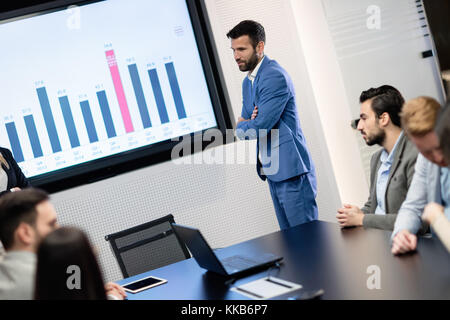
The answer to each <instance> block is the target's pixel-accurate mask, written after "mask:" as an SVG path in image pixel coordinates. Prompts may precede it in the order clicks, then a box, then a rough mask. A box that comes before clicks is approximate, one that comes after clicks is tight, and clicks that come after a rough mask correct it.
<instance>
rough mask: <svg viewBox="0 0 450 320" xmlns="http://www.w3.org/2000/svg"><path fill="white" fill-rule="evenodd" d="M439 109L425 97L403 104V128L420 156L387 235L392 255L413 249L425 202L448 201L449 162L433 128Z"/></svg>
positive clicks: (449, 182) (437, 105) (432, 100)
mask: <svg viewBox="0 0 450 320" xmlns="http://www.w3.org/2000/svg"><path fill="white" fill-rule="evenodd" d="M440 112H441V106H440V104H439V102H437V101H436V100H434V99H433V98H429V97H419V98H416V99H413V100H411V101H409V102H407V103H406V104H405V106H404V107H403V111H402V124H403V128H404V129H405V132H406V133H407V134H408V136H409V137H410V139H411V141H412V142H413V143H414V144H415V145H416V147H417V149H418V150H419V152H420V155H419V157H418V158H417V163H416V167H415V173H414V178H413V181H412V183H411V188H409V191H408V195H407V196H406V200H405V202H403V204H402V206H401V208H400V211H399V213H398V217H397V221H396V222H395V227H394V231H393V233H392V237H391V239H392V253H393V254H402V253H407V252H409V251H414V250H415V249H416V247H417V236H416V233H417V232H418V230H419V229H420V227H421V223H422V219H421V217H422V213H423V211H424V209H425V206H426V205H427V204H428V203H432V202H434V203H437V204H439V205H442V206H444V207H445V206H446V205H447V204H448V203H450V193H449V192H448V190H450V168H448V165H449V163H447V161H446V160H445V157H444V153H443V152H442V147H441V144H440V141H439V138H438V136H437V134H436V132H435V131H434V127H435V124H436V121H437V118H438V115H439V113H440ZM448 215H450V212H449V213H448ZM447 218H450V217H447Z"/></svg>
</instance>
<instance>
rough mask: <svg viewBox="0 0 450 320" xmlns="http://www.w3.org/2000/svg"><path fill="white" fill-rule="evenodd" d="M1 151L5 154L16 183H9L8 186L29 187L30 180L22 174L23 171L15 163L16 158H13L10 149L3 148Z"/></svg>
mask: <svg viewBox="0 0 450 320" xmlns="http://www.w3.org/2000/svg"><path fill="white" fill-rule="evenodd" d="M3 152H4V153H5V154H4V155H5V158H6V161H8V163H9V165H10V167H11V169H12V172H13V174H15V176H16V184H15V185H11V186H10V187H9V189H11V188H15V187H18V188H20V189H24V188H29V187H31V184H30V182H29V181H28V179H27V178H26V177H25V175H24V174H23V172H22V170H21V169H20V167H19V165H18V164H17V162H16V160H14V157H13V155H12V153H11V151H9V150H7V149H5V150H4V151H3ZM8 178H9V177H8ZM8 185H9V183H8Z"/></svg>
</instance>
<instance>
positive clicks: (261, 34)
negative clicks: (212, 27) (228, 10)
mask: <svg viewBox="0 0 450 320" xmlns="http://www.w3.org/2000/svg"><path fill="white" fill-rule="evenodd" d="M242 36H248V37H249V38H250V40H251V42H252V45H253V48H256V46H257V45H258V43H260V42H261V41H262V42H264V43H265V42H266V32H265V31H264V27H263V26H262V25H261V24H260V23H258V22H256V21H252V20H244V21H241V22H239V24H238V25H237V26H235V27H234V28H233V29H231V30H230V31H229V32H228V33H227V37H228V38H229V39H237V38H239V37H242Z"/></svg>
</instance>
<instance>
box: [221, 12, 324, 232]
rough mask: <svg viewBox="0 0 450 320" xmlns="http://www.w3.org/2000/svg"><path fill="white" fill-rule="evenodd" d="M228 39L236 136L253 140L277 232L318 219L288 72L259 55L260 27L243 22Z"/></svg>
mask: <svg viewBox="0 0 450 320" xmlns="http://www.w3.org/2000/svg"><path fill="white" fill-rule="evenodd" d="M227 37H228V38H229V39H231V48H232V50H233V53H234V59H235V60H236V62H237V64H238V66H239V70H241V71H243V72H248V74H247V77H246V78H245V79H244V81H243V84H242V96H243V106H242V114H241V116H240V117H239V119H238V123H237V127H236V135H237V136H238V138H239V139H257V140H258V141H257V166H256V167H257V172H258V175H259V176H260V178H261V179H262V180H266V179H267V180H268V183H269V188H270V194H271V196H272V200H273V204H274V207H275V212H276V215H277V219H278V223H279V225H280V228H281V229H287V228H289V227H292V226H295V225H299V224H302V223H306V222H309V221H313V220H317V218H318V214H317V204H316V200H315V198H316V193H317V183H316V176H315V169H314V164H313V162H312V159H311V156H310V154H309V151H308V149H307V147H306V141H305V138H304V136H303V132H302V129H301V127H300V121H299V117H298V112H297V105H296V101H295V92H294V85H293V84H292V80H291V78H290V77H289V75H288V74H287V72H286V71H285V70H284V69H283V68H282V67H281V66H280V65H279V64H278V63H277V62H276V61H275V60H271V59H269V57H268V56H265V55H264V45H265V38H266V37H265V31H264V27H263V26H262V25H261V24H259V23H258V22H255V21H250V20H245V21H242V22H240V23H239V24H238V25H237V26H235V27H234V28H233V29H232V30H231V31H230V32H228V34H227Z"/></svg>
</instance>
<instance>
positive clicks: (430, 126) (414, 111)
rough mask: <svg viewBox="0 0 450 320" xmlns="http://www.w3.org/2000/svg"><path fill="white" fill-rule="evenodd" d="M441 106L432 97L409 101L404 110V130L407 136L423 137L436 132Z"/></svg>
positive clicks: (402, 116)
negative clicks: (435, 127)
mask: <svg viewBox="0 0 450 320" xmlns="http://www.w3.org/2000/svg"><path fill="white" fill-rule="evenodd" d="M440 110H441V105H440V104H439V102H437V101H436V100H435V99H433V98H430V97H418V98H415V99H412V100H410V101H408V102H407V103H406V104H405V105H404V107H403V110H402V113H401V118H402V125H403V129H404V130H405V131H406V133H407V134H409V135H412V136H416V137H422V136H424V135H426V134H428V133H430V132H432V131H433V130H434V126H435V125H436V119H437V116H438V114H439V111H440Z"/></svg>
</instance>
